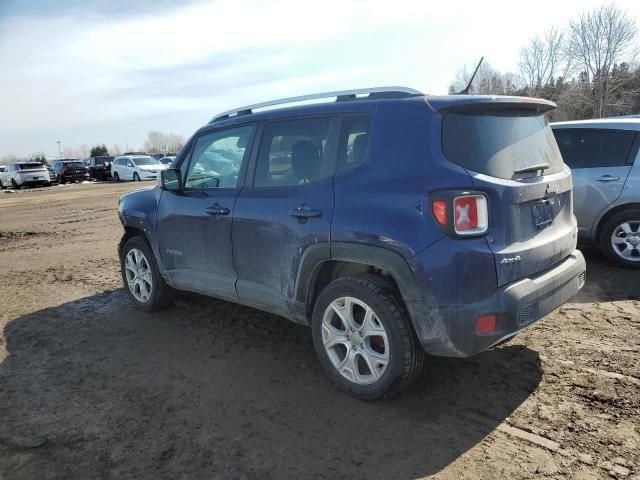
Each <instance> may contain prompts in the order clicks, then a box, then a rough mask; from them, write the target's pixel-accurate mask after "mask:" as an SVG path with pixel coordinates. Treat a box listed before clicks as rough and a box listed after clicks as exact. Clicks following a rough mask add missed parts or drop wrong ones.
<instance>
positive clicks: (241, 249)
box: [119, 87, 585, 399]
mask: <svg viewBox="0 0 640 480" xmlns="http://www.w3.org/2000/svg"><path fill="white" fill-rule="evenodd" d="M321 98H323V99H325V100H326V101H324V102H318V101H316V102H315V103H313V104H310V103H309V102H307V103H306V104H304V105H299V104H298V105H297V106H292V105H288V106H285V105H284V104H285V103H287V102H289V103H291V102H295V101H299V100H313V99H321ZM276 105H279V108H273V107H275V106H276ZM265 107H271V108H267V109H265ZM554 107H555V105H554V104H553V103H551V102H548V101H544V100H538V99H531V98H518V97H490V96H467V95H452V96H430V95H424V94H422V93H420V92H418V91H416V90H412V89H408V88H403V87H389V88H375V89H363V90H353V91H345V92H330V93H327V94H318V95H310V96H306V97H297V98H293V99H285V100H282V101H274V102H266V103H262V104H257V105H252V106H248V107H242V108H239V109H235V110H232V111H230V112H225V113H223V114H220V115H218V116H216V117H215V118H214V119H213V120H211V122H209V123H208V124H207V125H205V126H204V127H202V128H201V129H200V130H199V131H198V132H196V134H195V135H194V136H193V137H192V138H191V139H190V140H189V142H188V143H187V144H186V145H185V147H184V148H183V149H182V150H181V152H180V153H179V154H178V156H177V158H176V160H175V162H174V164H173V168H171V169H168V170H165V171H163V172H162V176H161V180H160V182H159V185H158V186H155V187H153V188H148V189H144V190H137V191H134V192H131V193H128V194H125V195H123V196H122V198H121V200H120V207H119V214H120V219H121V221H122V224H123V226H124V230H125V233H124V236H123V237H122V241H121V242H120V245H119V254H120V259H121V267H122V277H123V282H124V285H125V288H126V290H127V292H128V293H129V295H130V297H131V300H132V301H133V302H134V303H135V304H136V305H137V306H139V307H140V308H142V309H143V310H147V311H152V310H156V309H159V308H162V307H166V306H168V305H170V304H171V303H172V300H173V295H174V292H175V290H187V291H192V292H197V293H201V294H204V295H209V296H212V297H217V298H220V299H224V300H229V301H232V302H237V303H240V304H243V305H248V306H251V307H255V308H258V309H261V310H264V311H267V312H272V313H274V314H277V315H281V316H283V317H286V318H288V319H290V320H292V321H294V322H298V323H301V324H304V325H309V326H310V327H311V332H312V337H313V342H314V345H315V348H316V351H317V353H318V356H319V358H320V362H321V364H322V366H323V367H324V369H325V370H326V371H327V373H328V375H329V376H330V377H331V378H332V380H333V381H334V382H335V383H336V384H337V385H338V386H339V387H340V388H342V389H343V390H345V391H347V392H348V393H350V394H351V395H353V396H355V397H357V398H361V399H375V398H379V397H382V396H387V395H390V394H393V393H395V392H397V391H399V390H401V389H402V388H404V387H405V386H407V385H408V384H409V383H410V382H411V381H412V380H413V379H414V378H415V377H416V375H417V374H418V373H419V372H420V369H421V367H422V365H423V363H424V361H425V352H426V353H428V354H431V355H443V356H455V357H463V356H469V355H473V354H475V353H478V352H481V351H483V350H485V349H487V348H490V347H492V346H495V345H497V344H498V343H501V342H503V341H506V340H508V339H509V338H511V337H512V336H514V335H515V334H516V333H517V332H519V331H520V330H522V329H523V328H525V327H527V326H529V325H531V324H532V323H533V322H535V321H536V320H538V319H540V318H542V317H543V316H545V315H547V314H548V313H549V312H551V311H552V310H554V309H555V308H557V307H558V306H560V305H561V304H562V303H563V302H565V301H567V300H568V299H569V298H571V297H572V296H573V295H574V294H576V292H578V290H579V289H580V288H581V287H582V285H583V284H584V280H585V262H584V259H583V257H582V254H581V253H580V252H579V251H578V250H576V240H577V226H576V220H575V217H574V215H573V212H572V195H571V185H572V184H571V173H570V170H569V169H568V168H567V166H566V165H565V164H564V163H563V161H562V157H561V155H560V152H559V150H558V146H557V144H556V141H555V139H554V136H553V133H552V131H551V129H550V127H549V125H548V122H547V118H546V115H545V113H546V112H548V111H550V110H552V109H553V108H554Z"/></svg>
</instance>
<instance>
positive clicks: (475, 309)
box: [411, 250, 586, 357]
mask: <svg viewBox="0 0 640 480" xmlns="http://www.w3.org/2000/svg"><path fill="white" fill-rule="evenodd" d="M585 271H586V264H585V261H584V257H583V256H582V253H581V252H580V251H579V250H574V251H573V253H571V254H570V255H569V256H568V257H567V258H565V259H564V260H563V261H562V262H560V263H559V264H557V265H555V266H554V267H552V268H550V269H548V270H545V271H543V272H539V273H538V274H536V275H535V276H531V277H528V278H523V279H521V280H518V281H516V282H513V283H510V284H507V285H505V286H504V287H502V288H499V289H498V290H496V291H495V293H493V294H492V295H490V296H489V297H488V298H486V299H484V300H482V301H479V302H474V303H469V304H465V305H459V306H454V307H442V308H432V309H428V311H425V312H424V316H423V317H422V318H418V319H415V318H414V325H415V326H416V333H417V335H418V338H420V341H421V343H422V346H423V348H424V349H425V350H426V351H427V352H428V353H430V354H432V355H442V356H451V357H467V356H470V355H474V354H476V353H479V352H481V351H483V350H486V349H487V348H490V347H492V346H493V345H496V344H498V343H500V342H502V341H504V340H506V339H508V338H509V337H512V336H513V335H515V334H517V333H518V332H519V331H521V330H523V329H524V328H526V327H528V326H530V325H532V324H533V323H535V322H536V321H538V320H540V319H541V318H543V317H544V316H545V315H547V314H549V313H551V312H552V311H553V310H555V309H556V308H558V307H559V306H560V305H562V304H563V303H565V302H566V301H567V300H569V299H570V298H571V297H573V296H574V295H575V294H576V293H578V291H579V290H580V289H581V288H582V286H583V285H584V281H585ZM413 307H414V308H411V310H412V311H414V312H415V311H416V308H415V307H416V305H414V306H413ZM491 314H495V315H496V316H497V321H496V328H495V330H494V331H492V332H491V333H487V334H479V333H477V332H476V329H475V322H476V319H477V318H478V317H479V316H483V315H491Z"/></svg>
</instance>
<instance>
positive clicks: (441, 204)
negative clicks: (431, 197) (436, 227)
mask: <svg viewBox="0 0 640 480" xmlns="http://www.w3.org/2000/svg"><path fill="white" fill-rule="evenodd" d="M431 211H432V212H433V216H434V217H435V219H436V222H438V223H439V224H440V225H446V224H447V202H445V201H444V200H435V201H434V202H433V203H432V204H431Z"/></svg>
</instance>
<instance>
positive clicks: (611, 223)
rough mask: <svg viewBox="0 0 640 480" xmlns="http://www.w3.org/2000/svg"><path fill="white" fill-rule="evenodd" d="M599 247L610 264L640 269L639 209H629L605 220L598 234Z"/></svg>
mask: <svg viewBox="0 0 640 480" xmlns="http://www.w3.org/2000/svg"><path fill="white" fill-rule="evenodd" d="M600 246H601V248H602V252H603V253H604V254H605V256H606V257H607V259H608V260H609V261H610V262H611V263H614V264H615V265H618V266H620V267H624V268H633V269H640V209H637V208H630V209H628V210H624V211H622V212H620V213H617V214H615V215H614V216H613V217H611V218H610V219H609V220H607V222H606V223H605V224H604V225H603V227H602V231H601V233H600Z"/></svg>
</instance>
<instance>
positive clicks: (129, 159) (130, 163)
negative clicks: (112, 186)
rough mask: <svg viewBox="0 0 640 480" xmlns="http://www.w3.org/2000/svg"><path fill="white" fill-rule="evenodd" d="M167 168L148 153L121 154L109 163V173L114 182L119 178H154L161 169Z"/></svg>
mask: <svg viewBox="0 0 640 480" xmlns="http://www.w3.org/2000/svg"><path fill="white" fill-rule="evenodd" d="M166 168H168V165H163V164H162V163H160V162H159V161H158V160H156V159H155V158H153V157H150V156H148V155H123V156H121V157H116V158H115V159H114V160H113V163H112V164H111V175H112V176H113V179H114V180H115V181H116V182H119V181H120V180H133V181H134V182H139V181H140V180H155V179H156V178H157V177H158V176H159V175H160V171H161V170H165V169H166Z"/></svg>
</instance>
